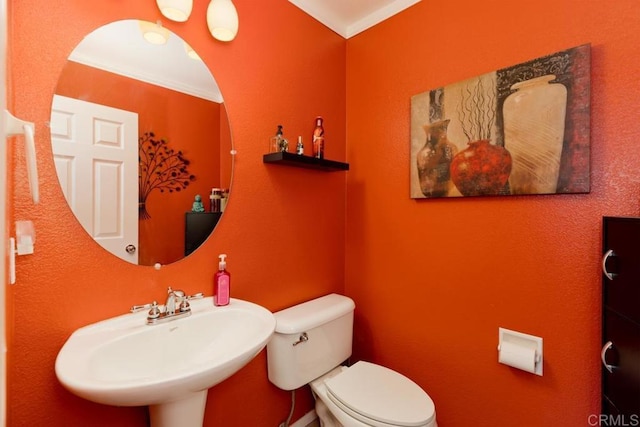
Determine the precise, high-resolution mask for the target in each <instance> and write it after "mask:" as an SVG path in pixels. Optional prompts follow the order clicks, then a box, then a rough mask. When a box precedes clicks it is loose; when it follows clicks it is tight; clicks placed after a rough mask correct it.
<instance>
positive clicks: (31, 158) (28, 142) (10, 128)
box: [4, 110, 40, 203]
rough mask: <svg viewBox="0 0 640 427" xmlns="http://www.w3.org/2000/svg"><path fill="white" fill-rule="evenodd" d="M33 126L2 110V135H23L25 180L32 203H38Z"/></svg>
mask: <svg viewBox="0 0 640 427" xmlns="http://www.w3.org/2000/svg"><path fill="white" fill-rule="evenodd" d="M34 129H35V126H34V124H33V123H31V122H26V121H24V120H20V119H18V118H16V117H14V116H13V115H12V114H11V113H10V112H9V111H7V110H4V135H5V137H10V136H16V135H24V149H25V157H26V159H27V178H28V179H29V189H30V191H31V198H32V199H33V203H38V201H39V200H40V194H39V191H38V169H37V167H36V144H35V138H34V133H35V131H34Z"/></svg>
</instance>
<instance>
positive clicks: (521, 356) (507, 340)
mask: <svg viewBox="0 0 640 427" xmlns="http://www.w3.org/2000/svg"><path fill="white" fill-rule="evenodd" d="M498 341H499V343H498V362H500V363H503V364H505V365H509V366H513V367H514V368H518V369H522V370H523V371H527V372H530V373H532V374H536V375H540V376H542V338H540V337H536V336H533V335H528V334H523V333H522V332H516V331H511V330H509V329H505V328H498Z"/></svg>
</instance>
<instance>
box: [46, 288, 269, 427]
mask: <svg viewBox="0 0 640 427" xmlns="http://www.w3.org/2000/svg"><path fill="white" fill-rule="evenodd" d="M191 310H192V314H191V315H190V316H188V317H184V318H180V319H175V320H172V321H170V322H167V323H162V324H158V325H147V324H146V317H147V314H146V312H140V313H131V314H125V315H122V316H118V317H114V318H111V319H107V320H104V321H101V322H98V323H95V324H92V325H88V326H85V327H83V328H80V329H78V330H76V331H75V332H74V333H73V334H72V335H71V336H70V337H69V339H68V340H67V342H66V343H65V344H64V346H63V347H62V349H61V350H60V352H59V353H58V357H57V359H56V366H55V369H56V375H57V377H58V380H59V381H60V382H61V383H62V385H64V386H65V387H66V388H67V389H68V390H69V391H71V392H72V393H74V394H76V395H78V396H80V397H83V398H85V399H87V400H91V401H93V402H97V403H102V404H105V405H117V406H149V413H150V418H151V426H152V427H168V426H181V427H200V426H202V420H203V418H204V407H205V403H206V398H207V390H208V389H209V388H210V387H213V386H214V385H216V384H218V383H220V382H221V381H223V380H225V379H226V378H228V377H230V376H231V375H233V374H234V373H235V372H237V371H238V370H239V369H240V368H242V367H243V366H245V365H246V364H247V363H248V362H249V361H251V359H253V358H254V357H255V356H256V355H257V354H258V353H259V352H260V351H261V350H262V349H263V348H264V346H265V345H266V344H267V341H268V340H269V339H270V338H271V335H272V334H273V331H274V328H275V319H274V317H273V315H272V314H271V312H270V311H268V310H267V309H265V308H263V307H261V306H259V305H257V304H253V303H250V302H247V301H242V300H238V299H233V298H232V299H231V302H230V304H229V305H228V306H225V307H216V306H214V305H213V301H212V298H211V297H208V298H204V299H202V300H194V301H193V302H192V303H191Z"/></svg>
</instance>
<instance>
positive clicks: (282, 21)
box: [8, 0, 346, 427]
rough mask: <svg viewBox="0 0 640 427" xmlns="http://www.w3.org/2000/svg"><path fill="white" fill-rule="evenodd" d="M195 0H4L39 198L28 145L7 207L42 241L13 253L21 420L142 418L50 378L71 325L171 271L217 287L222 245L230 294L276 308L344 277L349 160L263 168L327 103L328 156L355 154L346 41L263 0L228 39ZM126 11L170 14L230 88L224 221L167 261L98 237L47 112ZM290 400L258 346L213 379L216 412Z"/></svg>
mask: <svg viewBox="0 0 640 427" xmlns="http://www.w3.org/2000/svg"><path fill="white" fill-rule="evenodd" d="M194 3H195V4H194V11H193V13H192V16H191V18H190V20H189V21H188V22H186V23H184V24H180V23H174V22H169V21H167V20H165V19H163V18H162V17H161V15H160V13H159V11H158V9H157V7H156V3H155V1H153V0H145V1H136V2H122V1H116V2H114V1H102V2H87V1H85V0H60V1H57V2H56V4H55V7H51V4H50V3H49V2H45V1H42V0H14V1H10V3H9V8H10V11H9V13H10V14H9V18H10V25H9V37H10V42H11V49H12V52H11V53H12V56H11V62H10V76H9V78H10V82H11V83H12V85H11V93H12V94H14V99H13V100H12V101H13V103H14V105H15V110H14V112H15V114H16V115H17V116H19V117H24V118H25V119H28V120H31V121H34V122H35V123H36V145H37V151H38V156H39V158H38V168H39V173H40V177H41V185H40V192H41V200H42V201H41V203H40V204H39V205H37V206H33V205H32V204H31V203H30V202H29V200H28V197H27V196H26V191H27V184H26V174H25V171H24V167H23V166H22V165H23V164H24V158H23V155H24V153H23V151H22V148H17V149H16V154H15V156H14V157H13V164H14V171H15V173H14V182H12V183H11V184H10V185H11V187H12V188H15V196H14V197H13V200H12V207H11V208H10V212H11V215H12V216H13V219H31V220H33V221H34V224H35V228H36V230H37V243H36V244H37V247H36V249H35V251H36V253H35V254H34V255H30V256H23V257H19V259H18V260H17V264H18V265H17V275H18V282H17V284H16V285H14V286H13V287H11V288H10V290H9V292H10V294H11V295H10V299H11V300H12V301H11V303H12V304H11V306H10V307H9V310H8V312H9V313H11V315H10V316H11V317H10V318H9V319H8V322H9V328H10V333H11V334H12V336H11V340H12V341H11V342H12V346H11V348H10V350H9V357H10V362H9V367H8V381H9V389H8V400H9V402H8V412H9V413H8V417H9V425H11V426H23V425H24V426H37V425H50V426H82V425H91V426H113V425H118V426H136V427H139V426H143V425H146V424H145V421H146V412H145V410H144V409H143V408H115V407H109V406H103V405H98V404H93V403H91V402H88V401H85V400H83V399H80V398H78V397H75V396H74V395H72V394H71V393H69V392H67V391H66V390H65V389H64V388H63V387H62V386H61V385H60V384H59V383H58V381H57V380H56V378H55V374H54V361H55V357H56V354H57V352H58V350H59V349H60V348H61V346H62V345H63V344H64V342H65V340H66V339H67V337H68V336H69V334H71V332H72V331H74V330H75V329H76V328H78V327H80V326H83V325H86V324H88V323H91V322H95V321H97V320H100V319H103V318H105V317H109V316H114V315H117V314H122V313H125V312H126V311H127V310H128V308H129V307H130V306H131V305H133V304H140V303H144V302H150V301H152V300H159V299H160V298H162V296H163V295H165V294H166V287H167V286H169V285H171V286H173V287H174V288H175V287H180V288H182V289H183V290H184V291H185V292H187V293H195V292H198V291H203V292H204V293H205V294H207V295H211V293H212V284H211V282H212V276H213V274H214V272H215V270H216V269H217V255H218V254H219V253H222V252H225V253H227V254H228V255H229V257H228V258H227V261H228V264H227V265H228V268H229V271H231V273H232V275H233V282H232V295H233V296H236V297H238V298H243V299H247V300H250V301H254V302H256V303H259V304H261V305H263V306H265V307H267V308H268V309H270V310H273V311H276V310H279V309H282V308H284V307H287V306H290V305H293V304H295V303H298V302H301V301H303V300H306V299H310V298H313V297H316V296H320V295H323V294H326V293H329V292H340V291H343V290H344V239H345V230H344V227H345V191H346V190H345V182H346V181H345V180H346V178H345V174H344V173H332V174H330V173H322V172H317V171H311V170H305V169H294V168H287V167H279V166H273V165H269V166H267V165H265V164H263V163H262V155H263V154H264V153H265V152H266V150H267V141H268V138H269V137H270V136H271V135H272V134H273V131H274V130H275V128H276V125H277V124H283V125H284V129H285V133H286V135H287V136H288V137H289V138H290V139H291V140H294V138H295V136H296V135H304V136H305V138H307V139H308V135H310V134H311V132H312V130H313V124H314V118H315V117H316V116H317V115H323V116H324V117H325V119H326V120H325V122H326V126H325V128H326V133H327V148H326V153H327V157H330V158H333V159H336V160H344V159H345V156H346V154H345V153H346V143H345V140H344V135H345V134H346V119H345V117H346V113H345V108H346V107H345V105H346V98H345V96H346V87H345V72H344V70H345V68H346V57H345V54H346V53H345V52H346V42H345V40H344V39H342V38H341V37H339V36H337V35H336V34H334V33H332V32H331V31H329V30H328V29H327V28H325V27H324V26H322V25H321V24H319V23H318V22H316V21H315V20H313V19H312V18H310V17H309V16H307V15H305V14H303V13H302V12H301V11H299V10H298V9H297V8H296V7H295V6H293V5H291V4H290V3H289V2H286V1H281V0H265V1H263V2H261V3H260V5H261V6H260V8H257V7H256V3H255V1H253V0H234V4H235V5H236V7H237V9H238V13H239V15H240V32H239V34H238V37H237V38H236V40H234V41H233V42H231V43H228V44H224V43H220V42H217V41H215V40H213V39H212V37H211V36H210V35H209V34H208V32H207V27H206V25H205V22H206V21H205V12H206V7H207V4H208V2H206V1H196V2H194ZM44 11H46V13H45V12H44ZM130 18H142V19H146V20H149V21H156V20H158V19H162V22H163V25H165V26H166V27H168V28H170V29H171V30H173V31H174V32H175V33H177V34H178V35H180V36H181V37H182V38H183V39H184V40H186V41H187V42H188V43H189V44H190V45H191V46H193V47H194V48H195V50H196V51H197V52H198V53H199V54H200V56H201V57H202V58H203V59H204V61H205V62H206V63H207V64H208V66H209V67H210V69H211V70H212V72H213V74H214V76H215V78H216V81H217V82H218V83H219V84H220V87H221V88H222V94H223V96H224V99H225V107H226V110H227V114H228V117H229V121H230V123H231V132H232V138H233V144H234V148H235V149H236V150H237V151H238V153H237V155H236V161H235V165H234V171H233V173H234V178H233V184H232V193H231V197H230V200H229V204H228V206H227V211H226V214H225V215H224V216H223V218H222V219H221V221H220V223H219V224H218V227H217V228H216V230H215V233H214V235H213V236H212V237H211V238H210V239H209V240H208V241H207V242H206V243H205V244H204V246H203V247H201V248H200V249H199V250H198V251H196V252H195V253H194V254H192V255H191V256H190V257H188V258H186V259H184V260H182V261H179V262H177V263H174V264H170V265H167V266H164V267H163V268H162V269H161V270H160V271H155V270H154V269H153V268H152V267H138V266H133V265H127V264H125V263H122V262H121V261H119V260H117V259H116V258H115V257H113V256H111V255H109V254H106V253H105V252H103V250H102V249H101V248H100V247H99V246H98V245H97V244H95V243H94V242H93V241H92V240H91V239H90V238H89V237H87V235H86V234H85V233H84V231H83V230H82V228H81V226H80V225H79V224H78V223H77V222H76V220H75V218H74V216H73V215H72V213H71V211H70V210H69V208H68V207H67V204H66V202H65V200H64V197H63V195H62V192H61V190H60V189H59V186H58V184H57V177H56V174H55V169H54V165H53V161H52V154H51V146H50V138H49V131H48V128H47V126H46V123H47V121H48V120H49V115H50V105H51V99H52V96H53V93H54V88H55V87H56V84H57V79H58V76H59V75H60V72H61V71H62V69H63V67H64V64H65V62H66V58H67V56H68V55H69V54H70V53H71V51H72V50H73V48H74V47H75V46H76V45H77V44H78V43H79V42H80V40H81V39H82V37H83V36H84V35H85V34H87V33H89V32H90V31H92V30H94V29H95V28H97V27H99V26H101V25H103V24H105V23H107V22H110V21H113V20H117V19H130ZM71 23H72V24H71ZM43 34H47V35H52V36H51V37H49V36H47V37H43ZM53 35H55V36H53ZM329 138H331V139H329ZM18 145H19V144H18ZM298 399H299V400H298V402H299V403H298V405H297V412H296V415H295V418H299V417H300V416H301V415H302V414H303V413H305V412H306V411H308V410H309V409H310V408H311V402H310V396H309V393H308V390H304V391H303V392H299V393H298ZM290 402H291V397H290V394H289V393H288V392H284V391H281V390H278V389H277V388H276V387H275V386H273V385H271V384H270V383H269V382H268V380H267V372H266V356H265V353H264V352H262V353H261V354H260V355H259V356H258V357H257V358H256V359H255V360H254V361H253V362H252V363H250V364H249V365H248V366H247V367H246V368H245V369H243V370H242V371H240V372H239V373H238V374H237V375H235V376H233V377H232V378H230V379H229V380H227V381H225V382H224V383H222V384H220V385H219V386H217V387H215V388H213V389H212V390H211V391H210V392H209V402H208V405H207V413H206V416H205V417H206V419H205V425H207V426H221V425H224V426H250V425H255V426H262V425H264V426H275V425H278V424H279V423H280V422H282V421H283V420H284V419H285V418H286V417H287V415H288V412H289V407H290Z"/></svg>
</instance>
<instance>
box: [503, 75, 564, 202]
mask: <svg viewBox="0 0 640 427" xmlns="http://www.w3.org/2000/svg"><path fill="white" fill-rule="evenodd" d="M555 78H556V76H555V75H553V74H549V75H546V76H542V77H536V78H533V79H530V80H525V81H523V82H519V83H515V84H514V85H512V86H511V90H515V92H513V93H512V94H511V95H509V96H508V97H507V98H506V99H505V101H504V105H503V107H502V108H503V110H502V112H503V117H504V141H505V148H507V149H508V150H509V152H510V153H511V157H512V160H513V166H512V169H511V175H510V177H509V187H510V190H511V193H512V194H553V193H555V192H556V189H557V184H558V176H559V173H560V157H561V156H562V144H563V140H564V120H565V116H566V109H567V88H566V87H565V86H564V85H562V84H560V83H551V82H552V80H554V79H555Z"/></svg>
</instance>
